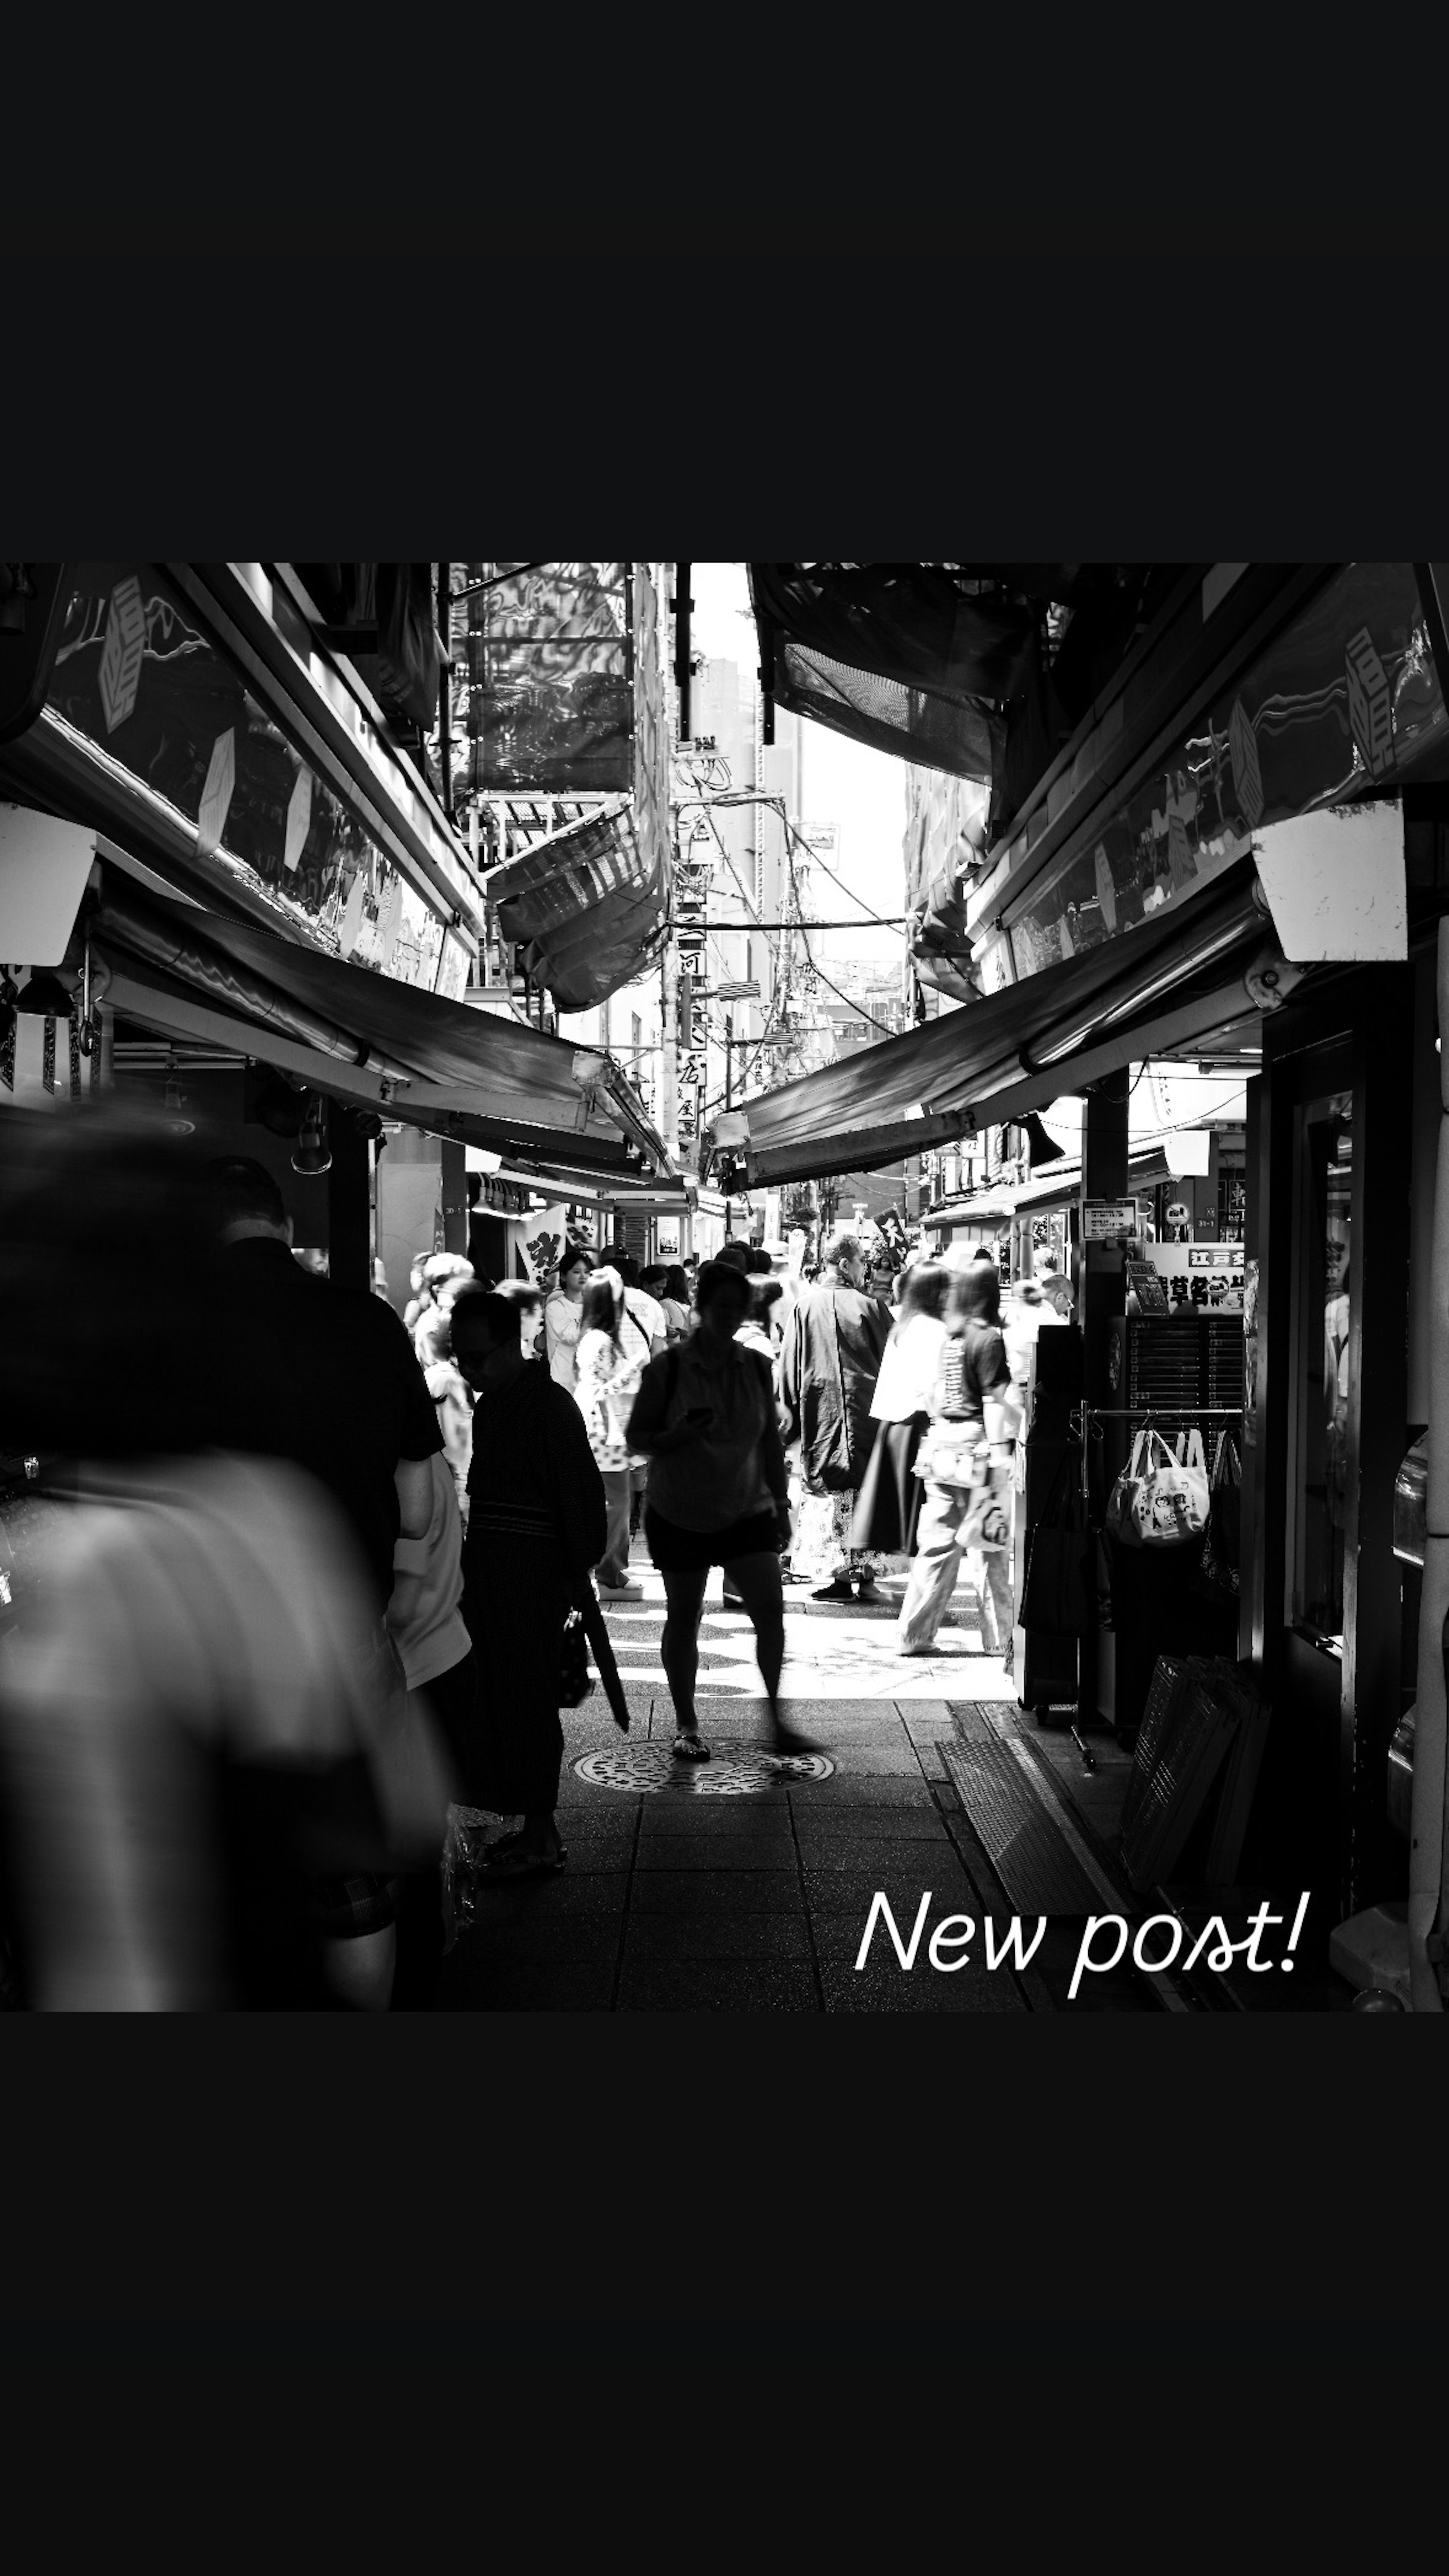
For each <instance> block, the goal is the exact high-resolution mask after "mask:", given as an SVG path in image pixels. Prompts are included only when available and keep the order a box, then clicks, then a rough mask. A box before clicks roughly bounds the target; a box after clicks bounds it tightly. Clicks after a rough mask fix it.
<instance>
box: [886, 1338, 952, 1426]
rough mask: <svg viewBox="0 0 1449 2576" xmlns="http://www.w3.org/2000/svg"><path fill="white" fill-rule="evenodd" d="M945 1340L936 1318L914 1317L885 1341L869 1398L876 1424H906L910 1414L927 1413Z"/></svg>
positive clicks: (929, 1408)
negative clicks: (895, 1334) (872, 1393)
mask: <svg viewBox="0 0 1449 2576" xmlns="http://www.w3.org/2000/svg"><path fill="white" fill-rule="evenodd" d="M945 1338H946V1327H945V1325H944V1324H943V1323H941V1322H940V1320H939V1318H938V1317H936V1316H935V1315H913V1316H912V1317H911V1320H910V1322H909V1323H908V1324H907V1325H906V1327H905V1329H904V1331H903V1332H901V1333H900V1334H898V1335H897V1336H896V1337H895V1339H894V1340H892V1341H889V1342H887V1344H886V1346H885V1351H884V1354H883V1356H882V1359H881V1364H880V1375H879V1376H878V1377H877V1379H876V1382H875V1394H874V1395H873V1396H872V1398H871V1406H870V1409H871V1413H872V1416H873V1417H874V1419H875V1420H876V1421H877V1422H909V1421H910V1418H911V1416H912V1414H913V1413H929V1412H930V1410H931V1395H932V1389H933V1388H934V1386H935V1383H936V1363H937V1361H938V1360H939V1358H940V1356H941V1345H942V1343H943V1342H944V1341H945Z"/></svg>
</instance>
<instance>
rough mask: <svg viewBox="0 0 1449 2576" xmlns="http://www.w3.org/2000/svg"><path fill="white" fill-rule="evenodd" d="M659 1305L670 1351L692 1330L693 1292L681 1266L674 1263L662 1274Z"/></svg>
mask: <svg viewBox="0 0 1449 2576" xmlns="http://www.w3.org/2000/svg"><path fill="white" fill-rule="evenodd" d="M659 1303H660V1305H661V1307H662V1308H663V1310H664V1330H665V1334H666V1337H667V1340H668V1343H669V1347H670V1349H671V1350H672V1349H673V1348H674V1345H675V1343H676V1342H682V1341H685V1340H686V1339H687V1338H688V1336H689V1334H690V1333H692V1332H693V1330H694V1313H693V1307H694V1292H693V1290H692V1289H691V1287H690V1284H689V1280H688V1278H687V1276H686V1274H685V1271H684V1268H683V1265H682V1264H681V1263H680V1262H678V1261H676V1262H673V1263H671V1265H670V1267H669V1268H668V1269H667V1270H666V1271H665V1273H664V1283H663V1287H662V1290H661V1292H660V1297H659Z"/></svg>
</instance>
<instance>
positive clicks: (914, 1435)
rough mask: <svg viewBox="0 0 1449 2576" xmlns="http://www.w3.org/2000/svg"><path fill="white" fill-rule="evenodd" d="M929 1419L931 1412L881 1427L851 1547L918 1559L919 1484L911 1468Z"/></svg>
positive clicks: (853, 1527) (871, 1454) (865, 1483)
mask: <svg viewBox="0 0 1449 2576" xmlns="http://www.w3.org/2000/svg"><path fill="white" fill-rule="evenodd" d="M930 1419H931V1417H930V1415H929V1414H928V1413H913V1414H912V1416H911V1418H910V1420H909V1422H883V1423H882V1424H881V1426H880V1430H879V1431H878V1433H877V1434H876V1441H875V1446H874V1448H873V1449H872V1450H871V1453H870V1458H869V1461H868V1463H867V1466H866V1471H865V1481H864V1483H863V1484H862V1486H861V1489H860V1500H859V1501H858V1503H857V1504H856V1507H855V1518H854V1520H853V1521H852V1523H851V1526H850V1544H851V1546H852V1547H859V1548H868V1547H869V1548H876V1549H879V1550H880V1552H881V1553H882V1554H883V1555H888V1556H914V1555H915V1552H916V1523H917V1521H918V1520H919V1519H920V1516H921V1479H920V1477H919V1476H913V1475H912V1473H911V1469H912V1467H913V1466H914V1464H915V1459H916V1452H917V1450H918V1449H919V1448H920V1445H921V1435H922V1433H923V1432H924V1430H925V1429H926V1426H927V1424H928V1423H929V1421H930Z"/></svg>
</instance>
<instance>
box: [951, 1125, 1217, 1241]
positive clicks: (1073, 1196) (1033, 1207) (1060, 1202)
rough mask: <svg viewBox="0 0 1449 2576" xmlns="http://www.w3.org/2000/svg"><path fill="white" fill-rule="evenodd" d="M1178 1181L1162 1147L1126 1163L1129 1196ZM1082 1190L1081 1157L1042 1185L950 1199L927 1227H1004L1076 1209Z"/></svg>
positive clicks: (1074, 1157)
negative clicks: (1026, 1214) (1014, 1220)
mask: <svg viewBox="0 0 1449 2576" xmlns="http://www.w3.org/2000/svg"><path fill="white" fill-rule="evenodd" d="M1174 1178H1175V1175H1174V1173H1173V1172H1172V1171H1171V1169H1170V1168H1169V1166H1168V1161H1167V1157H1166V1155H1165V1154H1164V1152H1163V1150H1162V1147H1161V1146H1160V1145H1153V1146H1152V1147H1151V1148H1150V1149H1149V1150H1147V1151H1145V1152H1143V1153H1140V1154H1132V1155H1130V1156H1129V1157H1128V1162H1127V1194H1128V1196H1129V1197H1133V1198H1135V1197H1136V1196H1137V1195H1138V1193H1139V1192H1140V1191H1145V1190H1155V1189H1157V1188H1159V1187H1160V1185H1161V1184H1162V1183H1163V1182H1164V1181H1170V1180H1172V1179H1174ZM1081 1186H1082V1162H1081V1156H1080V1155H1079V1154H1072V1155H1068V1156H1067V1157H1065V1159H1064V1160H1063V1161H1062V1162H1060V1163H1055V1164H1053V1166H1052V1169H1051V1171H1050V1172H1049V1173H1048V1174H1047V1175H1046V1176H1045V1177H1044V1178H1043V1179H1041V1180H1039V1181H1023V1182H1022V1183H1021V1184H1020V1186H1019V1187H1018V1186H1015V1185H1013V1186H1011V1187H1009V1188H1006V1189H1002V1188H995V1189H989V1190H981V1191H978V1192H977V1193H976V1195H975V1196H974V1197H968V1196H962V1197H959V1198H953V1199H949V1200H946V1201H944V1202H943V1204H942V1205H941V1206H939V1207H935V1208H931V1209H928V1210H927V1213H926V1218H925V1222H926V1224H928V1225H942V1224H950V1225H984V1224H987V1223H990V1222H992V1221H995V1222H998V1223H1004V1222H1005V1221H1006V1219H1008V1218H1009V1217H1013V1216H1019V1215H1021V1213H1022V1212H1023V1210H1026V1209H1029V1210H1030V1212H1031V1213H1032V1215H1034V1216H1048V1215H1050V1214H1051V1213H1052V1211H1053V1210H1054V1209H1057V1208H1065V1207H1073V1206H1075V1204H1076V1200H1077V1196H1078V1193H1079V1191H1080V1189H1081Z"/></svg>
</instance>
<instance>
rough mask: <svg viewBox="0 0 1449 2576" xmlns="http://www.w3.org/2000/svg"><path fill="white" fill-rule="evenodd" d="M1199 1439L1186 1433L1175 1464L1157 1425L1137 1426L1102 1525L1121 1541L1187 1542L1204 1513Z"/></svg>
mask: <svg viewBox="0 0 1449 2576" xmlns="http://www.w3.org/2000/svg"><path fill="white" fill-rule="evenodd" d="M1208 1503H1209V1496H1208V1479H1207V1467H1206V1463H1205V1461H1204V1459H1203V1455H1202V1439H1201V1435H1200V1434H1199V1433H1197V1432H1194V1433H1193V1434H1192V1437H1191V1440H1190V1442H1189V1445H1188V1455H1187V1458H1186V1459H1185V1460H1184V1462H1183V1463H1182V1465H1179V1464H1178V1462H1177V1460H1176V1459H1175V1458H1174V1456H1173V1454H1172V1451H1171V1450H1170V1449H1169V1447H1168V1445H1167V1442H1166V1441H1165V1440H1164V1439H1163V1437H1162V1434H1161V1433H1160V1432H1159V1431H1153V1430H1150V1429H1148V1430H1143V1431H1139V1432H1138V1434H1137V1437H1136V1439H1135V1440H1134V1441H1133V1443H1132V1455H1131V1457H1130V1459H1129V1460H1128V1463H1127V1465H1126V1466H1125V1467H1124V1469H1123V1471H1122V1473H1121V1475H1120V1476H1119V1477H1118V1479H1117V1482H1116V1484H1115V1485H1114V1486H1113V1488H1112V1491H1111V1494H1110V1496H1109V1498H1108V1502H1107V1527H1108V1529H1109V1530H1110V1531H1111V1533H1112V1536H1113V1537H1114V1538H1115V1539H1116V1540H1117V1542H1118V1545H1119V1546H1121V1547H1191V1546H1192V1545H1193V1544H1194V1543H1195V1542H1196V1541H1197V1540H1198V1539H1200V1538H1201V1537H1202V1534H1203V1532H1204V1530H1205V1529H1206V1527H1207V1518H1208Z"/></svg>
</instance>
